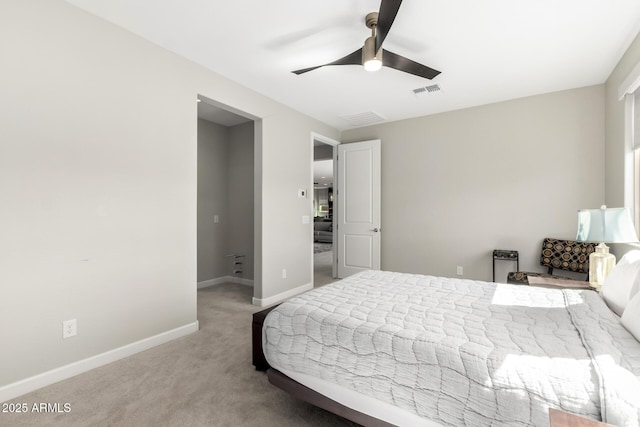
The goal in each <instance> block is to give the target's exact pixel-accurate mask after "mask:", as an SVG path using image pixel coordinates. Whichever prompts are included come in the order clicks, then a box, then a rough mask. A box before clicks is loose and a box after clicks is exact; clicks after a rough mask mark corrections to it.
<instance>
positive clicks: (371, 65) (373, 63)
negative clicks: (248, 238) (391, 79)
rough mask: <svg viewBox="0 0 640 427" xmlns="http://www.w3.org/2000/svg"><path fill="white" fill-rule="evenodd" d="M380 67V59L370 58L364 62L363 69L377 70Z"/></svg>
mask: <svg viewBox="0 0 640 427" xmlns="http://www.w3.org/2000/svg"><path fill="white" fill-rule="evenodd" d="M380 68H382V61H380V60H379V59H370V60H369V61H367V62H365V63H364V69H365V70H367V71H378V70H379V69H380Z"/></svg>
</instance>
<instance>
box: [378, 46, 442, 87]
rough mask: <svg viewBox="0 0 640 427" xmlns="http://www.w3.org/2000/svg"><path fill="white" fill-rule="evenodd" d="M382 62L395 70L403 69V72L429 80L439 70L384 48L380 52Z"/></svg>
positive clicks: (438, 72)
mask: <svg viewBox="0 0 640 427" xmlns="http://www.w3.org/2000/svg"><path fill="white" fill-rule="evenodd" d="M382 58H383V59H382V64H383V65H384V66H385V67H389V68H394V69H396V70H400V71H404V72H405V73H409V74H413V75H415V76H418V77H424V78H425V79H429V80H431V79H432V78H434V77H435V76H437V75H438V74H440V71H438V70H434V69H433V68H430V67H427V66H426V65H422V64H419V63H417V62H415V61H412V60H410V59H409V58H405V57H404V56H400V55H397V54H395V53H393V52H389V51H388V50H386V49H384V50H383V53H382Z"/></svg>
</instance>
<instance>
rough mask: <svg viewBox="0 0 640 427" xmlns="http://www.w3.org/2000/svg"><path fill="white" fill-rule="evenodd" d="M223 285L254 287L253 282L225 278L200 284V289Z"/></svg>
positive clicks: (230, 277)
mask: <svg viewBox="0 0 640 427" xmlns="http://www.w3.org/2000/svg"><path fill="white" fill-rule="evenodd" d="M222 283H237V284H239V285H245V286H253V280H251V279H244V278H242V277H234V276H223V277H218V278H216V279H209V280H205V281H203V282H198V289H202V288H208V287H209V286H216V285H220V284H222Z"/></svg>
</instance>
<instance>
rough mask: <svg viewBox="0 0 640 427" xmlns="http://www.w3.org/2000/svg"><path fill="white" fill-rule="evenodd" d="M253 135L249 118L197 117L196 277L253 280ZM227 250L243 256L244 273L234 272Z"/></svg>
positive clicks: (204, 279) (201, 279)
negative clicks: (236, 121) (230, 122)
mask: <svg viewBox="0 0 640 427" xmlns="http://www.w3.org/2000/svg"><path fill="white" fill-rule="evenodd" d="M253 139H254V126H253V122H250V123H246V124H242V125H238V126H232V127H226V126H221V125H218V124H215V123H212V122H209V121H206V120H202V119H199V120H198V282H204V281H207V280H211V279H218V278H222V277H225V276H232V275H233V276H234V277H239V278H243V279H249V280H253V261H254V256H253V240H254V235H253V219H254V218H253V217H254V204H253V196H254V195H253V183H254V174H253V166H254V165H253V156H254V155H253V151H254V141H253ZM216 215H217V216H218V222H217V223H216V222H215V221H214V217H215V216H216ZM231 253H235V254H242V255H245V258H244V259H243V268H242V270H243V272H242V274H239V275H234V274H233V264H232V262H233V261H232V258H230V257H228V255H229V254H231Z"/></svg>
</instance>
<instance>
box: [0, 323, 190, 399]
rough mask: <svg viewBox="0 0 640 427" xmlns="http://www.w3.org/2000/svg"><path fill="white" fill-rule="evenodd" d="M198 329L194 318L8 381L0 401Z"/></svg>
mask: <svg viewBox="0 0 640 427" xmlns="http://www.w3.org/2000/svg"><path fill="white" fill-rule="evenodd" d="M198 329H199V326H198V321H195V322H193V323H190V324H188V325H184V326H181V327H179V328H175V329H172V330H170V331H166V332H162V333H160V334H158V335H154V336H151V337H148V338H144V339H142V340H140V341H136V342H134V343H131V344H127V345H125V346H122V347H118V348H115V349H113V350H109V351H106V352H104V353H101V354H97V355H95V356H91V357H89V358H86V359H83V360H79V361H77V362H73V363H70V364H68V365H64V366H61V367H59V368H55V369H52V370H50V371H47V372H43V373H41V374H38V375H34V376H33V377H29V378H26V379H24V380H20V381H17V382H15V383H11V384H7V385H5V386H2V387H0V402H5V401H7V400H11V399H15V398H16V397H18V396H22V395H23V394H26V393H30V392H32V391H34V390H37V389H39V388H42V387H45V386H48V385H51V384H53V383H57V382H58V381H62V380H66V379H67V378H71V377H73V376H76V375H78V374H81V373H83V372H87V371H90V370H91V369H95V368H98V367H100V366H103V365H106V364H108V363H112V362H115V361H116V360H120V359H124V358H125V357H128V356H131V355H133V354H136V353H139V352H141V351H144V350H148V349H150V348H152V347H155V346H158V345H160V344H164V343H166V342H169V341H172V340H174V339H176V338H180V337H183V336H185V335H189V334H191V333H193V332H197V331H198Z"/></svg>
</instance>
